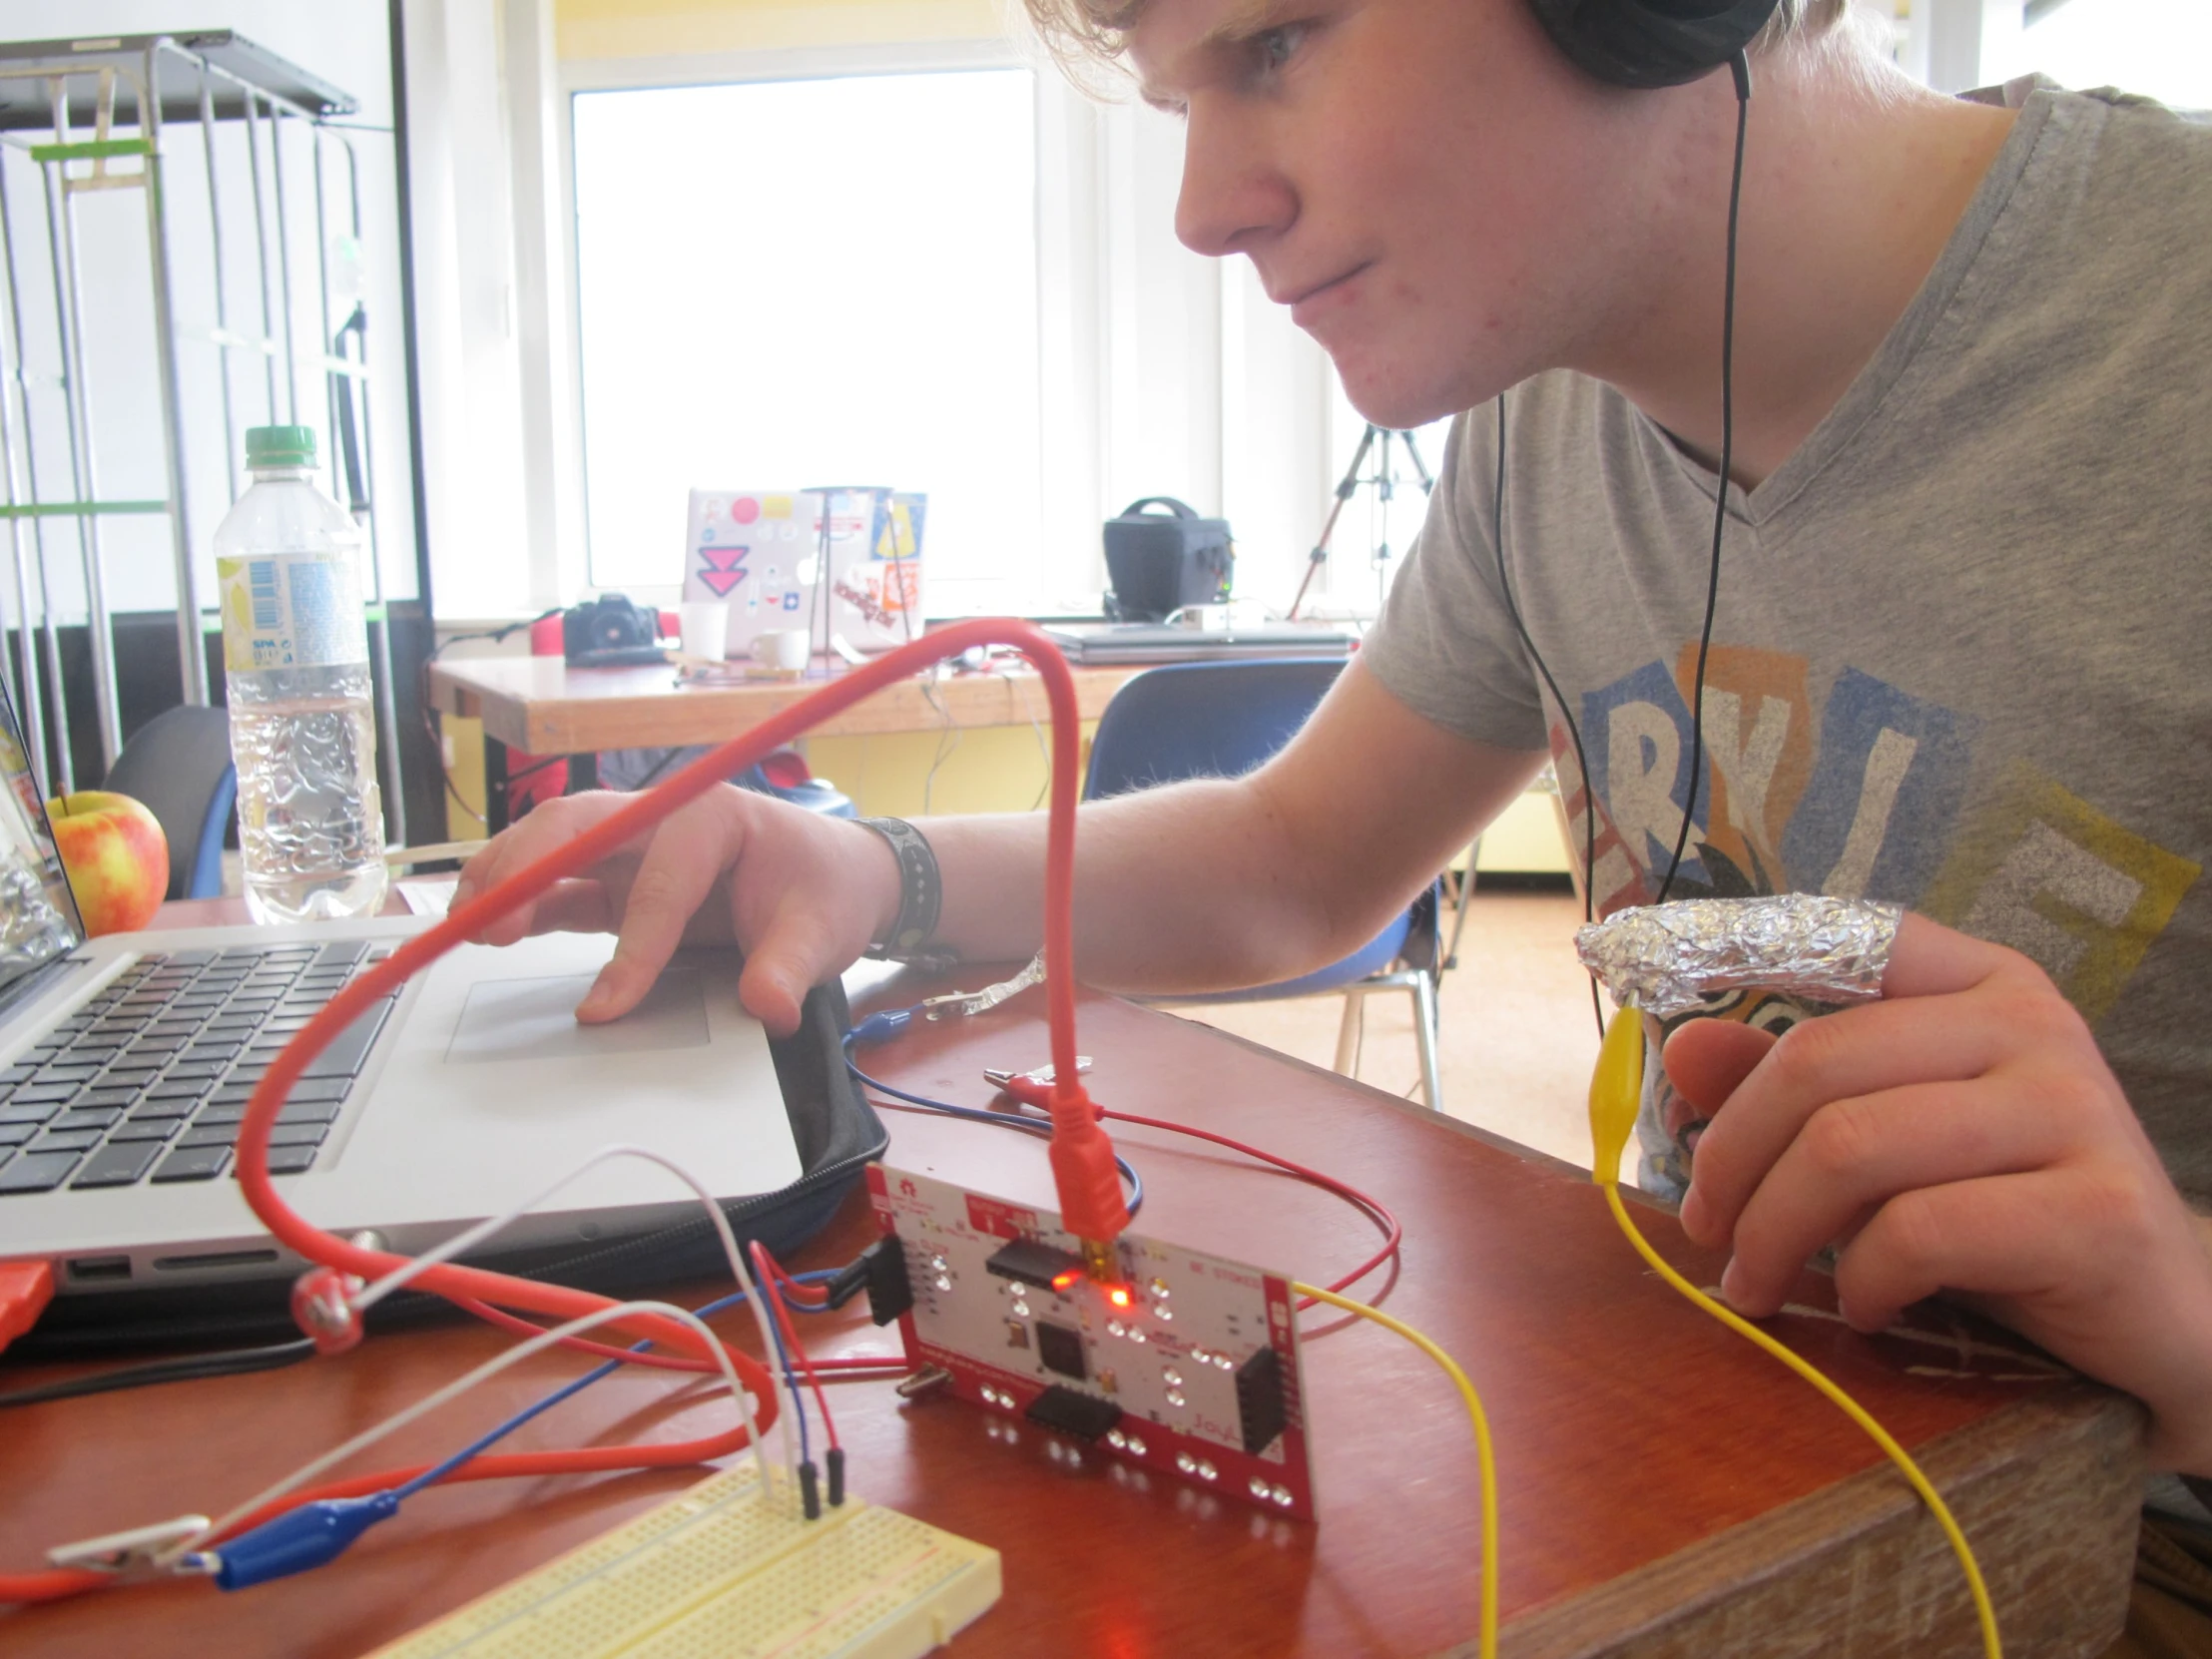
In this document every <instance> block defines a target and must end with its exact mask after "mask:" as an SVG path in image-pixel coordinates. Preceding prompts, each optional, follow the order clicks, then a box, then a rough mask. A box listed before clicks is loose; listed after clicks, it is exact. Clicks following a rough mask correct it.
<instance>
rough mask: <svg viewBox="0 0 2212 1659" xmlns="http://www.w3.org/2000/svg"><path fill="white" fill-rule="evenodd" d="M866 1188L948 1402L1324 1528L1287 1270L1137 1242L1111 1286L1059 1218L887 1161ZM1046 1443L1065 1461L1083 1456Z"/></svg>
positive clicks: (915, 1341)
mask: <svg viewBox="0 0 2212 1659" xmlns="http://www.w3.org/2000/svg"><path fill="white" fill-rule="evenodd" d="M867 1183H868V1192H869V1195H870V1197H871V1199H872V1201H873V1207H874V1211H875V1220H876V1225H877V1226H878V1227H880V1228H881V1229H882V1230H883V1232H884V1234H885V1238H884V1239H883V1240H882V1241H881V1242H882V1243H883V1245H884V1246H885V1247H886V1248H887V1249H889V1250H894V1251H895V1250H901V1249H902V1250H903V1251H904V1252H905V1253H906V1254H905V1256H904V1258H903V1259H904V1260H905V1261H907V1262H909V1263H910V1264H911V1265H912V1270H913V1282H912V1294H913V1304H912V1306H911V1307H910V1308H909V1309H908V1310H907V1311H906V1313H905V1314H904V1315H902V1316H901V1317H900V1319H899V1322H898V1324H899V1333H900V1336H901V1337H902V1338H903V1339H904V1343H905V1351H906V1360H907V1362H908V1364H909V1365H911V1366H912V1367H914V1368H915V1371H916V1374H917V1376H928V1377H930V1378H932V1379H936V1378H942V1379H944V1380H945V1381H944V1383H943V1385H942V1386H941V1388H940V1389H938V1390H937V1391H939V1392H941V1393H949V1394H951V1395H953V1396H954V1397H956V1398H958V1399H960V1400H963V1401H966V1402H967V1403H969V1404H971V1405H979V1406H981V1407H982V1408H984V1409H985V1410H987V1411H990V1412H991V1413H993V1414H994V1415H999V1416H1001V1417H1003V1416H1004V1415H1006V1414H1011V1415H1012V1416H1015V1417H1017V1418H1025V1419H1026V1420H1027V1421H1029V1422H1031V1423H1033V1424H1036V1425H1038V1426H1039V1427H1043V1428H1046V1429H1050V1430H1053V1431H1055V1432H1057V1433H1059V1434H1064V1435H1066V1436H1068V1437H1069V1438H1070V1439H1071V1440H1079V1441H1080V1442H1082V1443H1083V1444H1084V1445H1085V1446H1086V1447H1095V1450H1096V1452H1097V1453H1099V1454H1103V1455H1104V1457H1105V1458H1106V1459H1107V1461H1108V1462H1109V1463H1110V1464H1115V1465H1120V1466H1121V1467H1123V1468H1127V1469H1130V1470H1133V1471H1143V1472H1145V1473H1148V1474H1150V1475H1152V1476H1155V1477H1159V1478H1165V1479H1168V1480H1172V1481H1181V1482H1188V1483H1189V1484H1191V1485H1193V1486H1196V1487H1198V1488H1200V1489H1201V1490H1205V1491H1210V1492H1212V1493H1215V1494H1216V1495H1218V1496H1219V1497H1221V1498H1223V1499H1225V1500H1227V1501H1230V1502H1236V1503H1249V1504H1252V1505H1254V1506H1256V1507H1258V1508H1262V1509H1265V1510H1267V1511H1268V1512H1270V1513H1272V1514H1277V1515H1284V1516H1289V1517H1293V1518H1297V1519H1305V1520H1311V1519H1313V1518H1314V1480H1313V1471H1312V1467H1311V1465H1310V1463H1309V1461H1308V1447H1307V1439H1306V1424H1305V1418H1304V1413H1303V1408H1302V1403H1301V1402H1302V1398H1303V1391H1302V1384H1301V1381H1300V1373H1299V1340H1298V1326H1297V1319H1296V1310H1295V1307H1294V1302H1295V1300H1296V1297H1295V1293H1294V1292H1293V1291H1292V1289H1291V1281H1290V1278H1289V1276H1288V1275H1285V1274H1279V1273H1273V1272H1270V1271H1268V1270H1267V1269H1265V1268H1257V1267H1254V1266H1252V1265H1250V1264H1249V1263H1244V1262H1239V1261H1236V1260H1234V1259H1232V1258H1229V1257H1223V1256H1216V1255H1213V1254H1212V1253H1210V1252H1208V1251H1205V1250H1199V1249H1193V1248H1191V1247H1190V1246H1188V1245H1184V1244H1169V1243H1166V1242H1164V1241H1162V1240H1158V1239H1148V1238H1145V1237H1143V1236H1142V1235H1139V1234H1135V1233H1127V1232H1125V1233H1123V1234H1122V1235H1121V1237H1120V1238H1119V1239H1118V1240H1116V1241H1115V1247H1114V1263H1113V1274H1112V1277H1111V1278H1110V1279H1108V1280H1105V1281H1101V1280H1099V1279H1098V1278H1097V1277H1095V1276H1094V1275H1093V1274H1091V1273H1090V1272H1089V1271H1088V1269H1087V1264H1086V1263H1085V1261H1084V1259H1083V1258H1082V1257H1081V1256H1080V1255H1079V1254H1078V1246H1079V1244H1080V1240H1079V1238H1078V1236H1077V1235H1076V1234H1075V1233H1074V1231H1073V1230H1072V1229H1070V1228H1068V1227H1067V1226H1066V1225H1065V1223H1064V1220H1063V1218H1062V1217H1060V1216H1057V1215H1055V1214H1053V1213H1052V1212H1051V1211H1049V1210H1042V1209H1034V1208H1031V1207H1030V1206H1028V1205H1026V1204H1023V1203H1019V1202H1016V1201H1013V1200H1009V1199H1003V1198H997V1197H993V1196H991V1195H988V1194H984V1193H978V1192H973V1191H970V1190H969V1189H967V1188H964V1187H958V1186H954V1185H953V1184H951V1183H950V1182H946V1181H940V1180H937V1179H936V1178H934V1177H932V1176H926V1175H920V1174H914V1173H910V1172H906V1171H901V1170H896V1169H886V1168H885V1167H883V1166H882V1165H874V1166H871V1167H870V1168H869V1170H868V1172H867ZM979 1287H980V1288H982V1289H983V1291H984V1293H985V1294H982V1295H977V1294H976V1291H977V1289H978V1288H979ZM900 1391H901V1392H902V1393H906V1392H908V1390H907V1389H906V1388H904V1387H902V1388H901V1390H900ZM920 1391H921V1390H920V1388H919V1387H918V1385H917V1387H916V1388H915V1389H914V1390H913V1392H914V1393H918V1392H920ZM998 1438H999V1442H1000V1444H1001V1445H1002V1446H1005V1447H1007V1448H1008V1449H1012V1448H1013V1447H1014V1446H1015V1445H1016V1438H1015V1437H1014V1436H1011V1435H1001V1436H998ZM1046 1443H1047V1446H1048V1447H1049V1448H1051V1449H1052V1451H1053V1454H1054V1455H1055V1456H1056V1457H1058V1458H1060V1460H1061V1461H1062V1462H1063V1463H1064V1461H1065V1453H1066V1452H1067V1451H1068V1450H1070V1449H1072V1448H1070V1447H1068V1446H1065V1445H1063V1444H1061V1442H1059V1441H1058V1440H1054V1439H1049V1438H1048V1440H1047V1442H1046ZM1088 1454H1089V1453H1088V1452H1086V1455H1088Z"/></svg>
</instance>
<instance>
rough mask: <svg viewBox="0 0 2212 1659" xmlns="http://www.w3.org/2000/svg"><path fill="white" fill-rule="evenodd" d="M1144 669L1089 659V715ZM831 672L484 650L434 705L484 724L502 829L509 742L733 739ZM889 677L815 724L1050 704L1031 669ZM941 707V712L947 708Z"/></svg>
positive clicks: (533, 746)
mask: <svg viewBox="0 0 2212 1659" xmlns="http://www.w3.org/2000/svg"><path fill="white" fill-rule="evenodd" d="M1142 672H1143V670H1142V669H1139V668H1078V669H1076V670H1075V671H1074V674H1075V692H1076V702H1077V707H1078V711H1079V713H1080V715H1081V717H1082V718H1083V719H1084V720H1096V719H1097V718H1098V717H1099V715H1100V714H1101V713H1102V712H1103V711H1104V710H1105V707H1106V703H1107V700H1108V699H1109V698H1111V697H1112V696H1113V695H1114V693H1115V692H1116V691H1118V690H1119V689H1120V688H1121V686H1122V684H1123V682H1124V681H1127V680H1129V679H1130V678H1131V677H1132V676H1134V675H1137V674H1140V673H1142ZM824 683H825V682H824V681H823V680H821V679H813V680H803V681H766V680H764V681H758V682H752V683H745V684H737V685H704V684H699V683H696V682H694V683H691V684H684V683H681V682H679V680H678V679H677V673H676V670H675V669H673V668H570V667H569V666H568V665H567V664H566V663H564V662H563V661H562V660H561V659H560V658H558V657H476V658H463V659H460V660H457V661H453V662H436V663H432V664H431V665H430V706H431V707H432V708H433V709H436V710H437V711H439V712H440V713H441V714H449V715H466V716H468V717H469V718H471V719H474V720H480V721H482V722H483V723H484V764H485V795H486V798H487V811H488V812H489V813H490V814H491V815H492V817H493V819H494V821H495V822H494V823H493V824H492V825H491V826H490V828H491V829H492V830H495V831H496V830H500V829H502V828H504V825H505V813H506V791H505V788H504V784H505V781H506V751H507V750H508V749H518V750H521V751H523V752H525V753H527V754H532V755H587V754H597V753H598V752H599V751H600V750H602V749H658V748H662V747H664V746H675V745H680V744H697V743H722V742H724V741H726V740H728V739H730V738H733V737H735V736H737V735H738V734H739V733H740V732H743V731H745V730H747V729H748V728H750V727H753V726H757V725H759V724H760V723H761V722H762V721H764V720H766V719H768V718H769V717H770V716H772V715H777V714H781V713H782V712H783V711H784V710H786V709H788V708H790V707H791V706H792V705H793V704H794V703H797V702H798V701H799V700H800V699H801V698H803V697H805V696H806V695H807V694H808V693H809V692H810V691H814V690H816V689H818V688H819V687H821V686H822V685H823V684H824ZM929 689H930V691H931V692H933V694H934V695H935V698H936V700H937V701H936V705H934V706H933V705H932V704H931V703H930V701H929V698H928V696H926V695H925V694H924V689H923V682H922V681H921V680H919V679H913V680H905V681H900V682H899V683H897V684H895V685H891V686H886V687H885V688H884V689H883V690H881V691H879V692H877V693H876V694H875V695H874V696H873V697H870V698H868V699H866V700H865V701H863V702H861V703H858V704H856V705H854V706H853V707H852V708H849V709H847V710H845V711H844V712H843V713H842V714H839V715H837V716H835V717H834V718H832V719H830V720H827V721H824V722H823V723H822V725H820V726H818V727H816V728H815V731H816V733H817V734H819V735H821V736H824V737H857V736H868V735H873V734H878V733H888V732H934V731H936V730H937V729H938V728H939V727H940V726H942V725H943V724H944V723H945V721H946V720H947V719H948V718H949V719H950V720H951V722H952V724H953V725H954V726H958V727H975V726H1027V725H1028V724H1029V723H1030V722H1031V721H1032V720H1038V719H1042V718H1043V717H1044V714H1045V696H1044V688H1043V687H1042V686H1041V685H1040V684H1039V683H1038V680H1037V677H1036V675H1034V674H1033V673H1031V672H1030V671H1029V670H1027V669H1009V670H1006V671H1004V672H999V671H995V670H994V671H993V672H990V673H987V674H956V675H952V676H950V677H948V678H946V679H943V680H940V681H937V682H936V683H935V684H934V685H933V686H932V687H930V688H929ZM940 709H941V712H940Z"/></svg>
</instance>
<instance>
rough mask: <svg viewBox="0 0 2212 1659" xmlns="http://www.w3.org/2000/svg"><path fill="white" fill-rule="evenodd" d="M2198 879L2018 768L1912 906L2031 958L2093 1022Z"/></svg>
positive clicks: (2198, 870) (2185, 864)
mask: <svg viewBox="0 0 2212 1659" xmlns="http://www.w3.org/2000/svg"><path fill="white" fill-rule="evenodd" d="M2202 873H2203V867H2202V866H2201V865H2199V864H2196V863H2193V862H2191V861H2190V860H2189V859H2187V858H2183V857H2180V856H2178V855H2177V854H2175V853H2172V852H2169V851H2167V850H2166V849H2165V848H2164V847H2162V846H2158V845H2156V844H2154V843H2153V842H2151V841H2148V840H2146V839H2144V838H2143V837H2142V836H2141V835H2138V834H2136V833H2135V832H2134V831H2133V830H2128V829H2127V828H2126V827H2124V826H2122V825H2119V824H2116V823H2114V822H2113V821H2112V820H2111V819H2109V818H2107V817H2105V815H2104V814H2102V813H2100V812H2098V811H2097V810H2096V809H2095V808H2094V807H2091V806H2090V805H2089V804H2088V803H2087V802H2085V801H2083V800H2081V799H2080V798H2079V797H2078V796H2075V795H2072V794H2070V793H2069V792H2067V791H2066V790H2065V789H2064V788H2062V787H2061V786H2060V785H2059V784H2058V783H2057V781H2056V780H2054V779H2051V778H2047V777H2045V776H2044V775H2043V774H2041V773H2040V772H2038V771H2036V770H2035V769H2034V768H2033V767H2031V766H2028V765H2026V764H2024V763H2015V764H2014V765H2013V766H2012V767H2011V768H2010V769H2009V770H2008V771H2007V772H2006V774H2005V777H2004V781H2003V784H2002V785H2001V787H2000V788H1999V790H1998V792H1997V794H1996V797H1995V799H1994V800H1993V801H1991V802H1990V803H1989V804H1988V805H1987V806H1985V807H1983V808H1982V809H1981V810H1980V811H1978V812H1976V813H1975V814H1974V816H1973V818H1972V820H1971V822H1969V823H1968V824H1967V825H1966V827H1965V829H1964V830H1962V831H1961V832H1960V833H1959V835H1958V838H1957V841H1956V842H1955V844H1953V845H1952V846H1951V848H1950V856H1949V857H1948V858H1947V859H1946V860H1945V862H1944V864H1943V866H1942V869H1941V871H1940V873H1938V874H1937V876H1936V880H1935V882H1934V884H1933V885H1932V886H1931V887H1930V888H1929V890H1928V893H1927V896H1926V897H1925V899H1924V900H1923V901H1922V902H1921V903H1920V905H1919V906H1917V907H1918V908H1920V909H1922V910H1924V911H1926V912H1927V913H1928V914H1929V915H1931V916H1933V917H1934V918H1935V919H1936V920H1937V921H1940V922H1944V923H1946V924H1948V925H1950V926H1952V927H1956V928H1958V929H1960V930H1961V931H1963V932H1967V933H1971V934H1973V935H1975V936H1976V937H1977V938H1984V939H1992V940H1994V941H1995V942H1996V943H1998V944H2004V945H2010V946H2011V947H2012V948H2013V949H2014V950H2017V951H2019V952H2020V953H2021V954H2022V955H2024V956H2028V957H2032V958H2033V959H2034V961H2035V963H2036V965H2037V966H2039V967H2041V968H2042V970H2043V971H2044V972H2045V973H2047V974H2049V975H2050V977H2051V982H2052V983H2053V984H2055V985H2056V986H2057V987H2058V988H2059V990H2061V991H2063V992H2064V993H2065V996H2066V1000H2067V1001H2069V1002H2071V1003H2072V1004H2073V1005H2074V1006H2075V1007H2076V1008H2078V1009H2080V1010H2081V1015H2082V1017H2083V1018H2084V1019H2086V1020H2088V1022H2089V1023H2090V1024H2091V1025H2095V1024H2096V1022H2097V1021H2098V1020H2099V1019H2101V1018H2103V1016H2104V1015H2105V1013H2106V1012H2108V1011H2109V1010H2110V1008H2111V1007H2112V1005H2113V1003H2115V1002H2117V1001H2118V1000H2119V997H2120V992H2121V990H2122V989H2123V988H2124V987H2125V986H2126V984H2127V981H2128V977H2129V975H2131V974H2132V973H2134V971H2135V969H2136V967H2137V965H2138V964H2139V963H2140V962H2141V961H2142V959H2143V953H2144V952H2145V951H2147V950H2148V949H2149V948H2150V945H2151V941H2152V940H2153V939H2155V938H2157V937H2158V935H2159V934H2160V933H2161V932H2163V931H2164V930H2165V927H2166V923H2167V922H2169V921H2171V920H2172V919H2173V913H2174V910H2175V908H2176V906H2178V905H2179V904H2180V902H2181V898H2182V895H2183V894H2184V893H2186V892H2187V891H2188V890H2189V888H2190V886H2191V885H2192V884H2194V883H2195V881H2196V879H2197V877H2198V876H2199V875H2200V874H2202Z"/></svg>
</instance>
